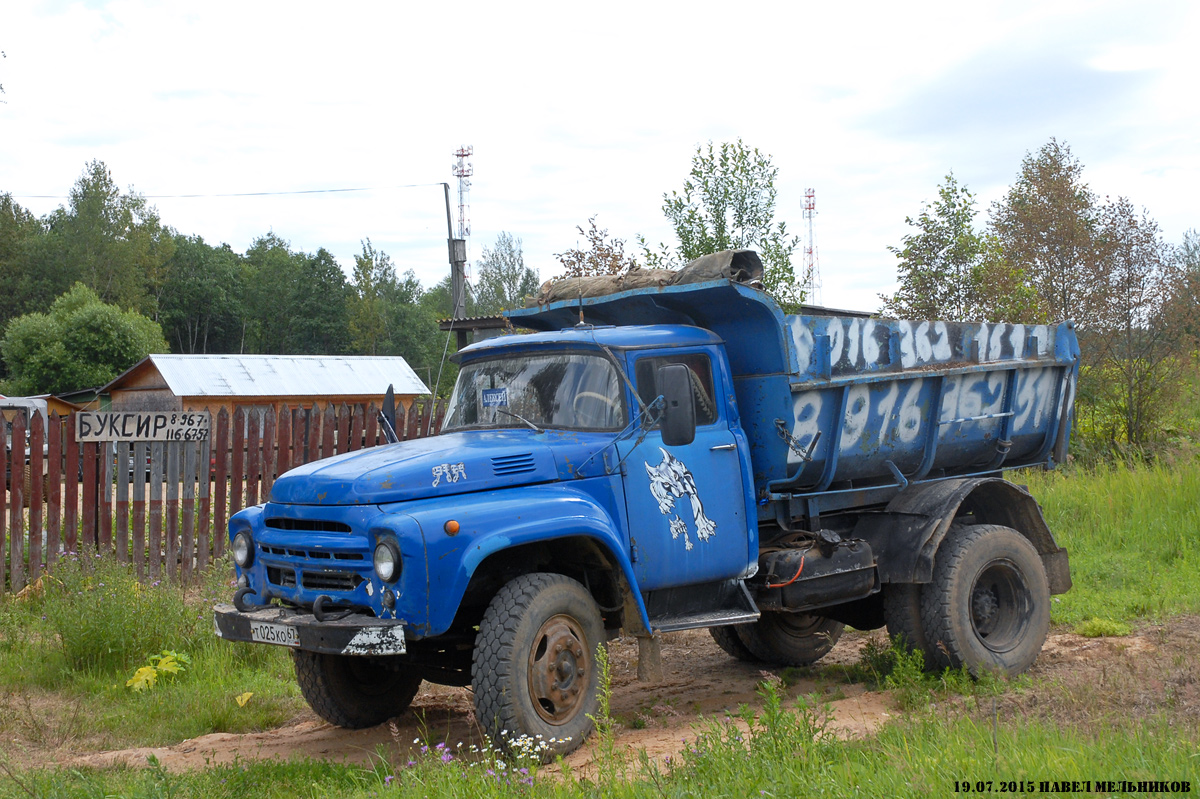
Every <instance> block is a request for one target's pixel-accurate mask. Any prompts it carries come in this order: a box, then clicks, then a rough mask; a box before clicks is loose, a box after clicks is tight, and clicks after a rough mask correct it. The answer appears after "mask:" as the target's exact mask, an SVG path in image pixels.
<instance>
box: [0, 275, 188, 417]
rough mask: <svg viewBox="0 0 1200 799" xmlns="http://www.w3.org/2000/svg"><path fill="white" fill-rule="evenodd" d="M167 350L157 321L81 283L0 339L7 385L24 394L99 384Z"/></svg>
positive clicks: (16, 321) (13, 325)
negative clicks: (109, 301)
mask: <svg viewBox="0 0 1200 799" xmlns="http://www.w3.org/2000/svg"><path fill="white" fill-rule="evenodd" d="M168 351H169V349H168V347H167V342H166V340H165V339H164V338H163V335H162V328H160V327H159V325H158V324H157V323H156V322H154V321H152V320H150V319H147V318H146V317H144V316H142V315H140V314H138V313H136V312H135V311H122V310H121V309H120V308H118V307H117V306H115V305H109V304H107V303H105V302H102V301H101V299H100V297H99V296H97V294H96V292H94V291H92V290H91V289H90V288H88V287H87V286H84V285H83V284H81V283H77V284H75V286H74V287H72V288H71V290H70V291H68V292H67V293H66V294H64V295H63V296H61V297H59V298H58V299H57V300H55V301H54V305H53V306H51V308H50V312H49V313H48V314H41V313H32V314H26V315H24V316H19V317H17V318H16V319H14V320H12V321H11V322H9V324H8V327H7V328H6V330H5V334H4V339H3V340H2V341H0V354H3V357H4V361H5V363H6V364H7V366H8V370H9V374H10V376H11V385H12V386H13V388H14V389H15V390H16V391H17V392H19V393H22V394H44V393H55V394H56V393H61V392H64V391H71V390H74V389H80V388H92V387H96V386H100V385H103V384H104V383H107V382H108V381H110V380H112V379H113V378H114V377H116V376H117V375H119V374H120V373H121V372H122V371H124V370H125V369H128V368H129V367H130V366H133V365H134V364H135V363H137V362H138V361H139V360H141V359H142V358H144V357H146V356H147V355H149V354H150V353H152V352H168Z"/></svg>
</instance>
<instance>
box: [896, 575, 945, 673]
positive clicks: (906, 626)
mask: <svg viewBox="0 0 1200 799" xmlns="http://www.w3.org/2000/svg"><path fill="white" fill-rule="evenodd" d="M921 589H922V586H921V585H920V584H918V583H888V584H887V585H885V586H884V587H883V618H884V621H885V623H886V625H887V633H888V638H891V639H892V640H893V641H894V642H896V643H897V645H899V646H900V647H902V648H903V649H904V650H906V651H914V650H915V651H918V652H921V653H922V654H923V655H924V656H925V663H926V664H927V665H933V660H934V657H935V653H934V652H933V651H932V650H931V649H930V647H929V641H928V639H927V638H926V636H925V625H924V624H922V623H921Z"/></svg>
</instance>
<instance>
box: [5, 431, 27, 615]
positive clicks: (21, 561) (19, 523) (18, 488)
mask: <svg viewBox="0 0 1200 799" xmlns="http://www.w3.org/2000/svg"><path fill="white" fill-rule="evenodd" d="M8 459H9V464H10V470H9V481H8V482H9V487H8V490H9V506H8V509H9V517H8V535H9V538H8V540H9V547H8V557H9V581H8V586H9V588H10V589H11V590H12V591H13V592H14V593H15V592H17V591H20V590H21V589H22V588H24V587H25V412H24V411H18V412H17V415H16V417H14V418H13V422H12V451H11V452H10V453H9V458H8ZM3 571H4V561H0V572H3Z"/></svg>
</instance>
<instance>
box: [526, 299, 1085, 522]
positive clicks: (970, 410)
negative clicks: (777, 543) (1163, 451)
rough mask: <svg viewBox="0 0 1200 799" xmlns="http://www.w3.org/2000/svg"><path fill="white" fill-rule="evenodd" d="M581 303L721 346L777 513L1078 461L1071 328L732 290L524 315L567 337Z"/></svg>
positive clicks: (593, 311)
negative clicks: (1070, 443) (876, 312)
mask: <svg viewBox="0 0 1200 799" xmlns="http://www.w3.org/2000/svg"><path fill="white" fill-rule="evenodd" d="M581 307H582V311H583V316H584V319H585V320H587V321H588V322H592V323H594V324H655V323H657V324H689V325H696V326H698V327H703V328H707V329H709V330H712V331H713V332H715V333H716V334H717V335H719V336H721V337H722V339H723V340H724V342H725V348H726V351H727V353H728V356H729V362H730V366H731V370H732V373H733V386H734V391H735V393H736V396H737V402H738V406H739V409H740V412H741V424H742V426H743V428H744V429H745V430H746V433H747V436H748V438H749V445H750V457H751V462H752V464H753V477H754V489H755V494H756V496H757V497H758V498H759V502H760V510H759V514H760V516H762V517H763V518H767V517H775V516H776V515H777V509H776V508H775V507H774V506H773V503H775V502H779V501H791V500H792V498H794V497H796V496H803V497H805V498H806V502H807V503H809V504H810V505H811V507H813V508H817V509H821V510H827V511H828V510H839V509H845V508H850V507H855V506H860V505H866V504H869V503H870V502H871V501H879V499H880V498H882V497H886V496H887V491H886V489H899V488H903V487H904V486H906V485H907V484H909V483H913V482H918V481H921V480H926V479H930V478H945V477H963V476H968V475H977V474H994V473H996V472H998V471H999V470H1001V469H1010V468H1016V467H1022V466H1030V465H1035V464H1052V463H1053V462H1054V461H1055V460H1061V459H1062V458H1063V456H1064V454H1065V447H1066V442H1067V440H1068V438H1069V435H1070V427H1071V409H1072V407H1073V399H1074V390H1075V380H1076V377H1077V373H1078V361H1079V348H1078V343H1077V341H1076V338H1075V333H1074V325H1073V323H1071V322H1064V323H1061V324H1058V325H1034V326H1028V325H1019V324H1017V325H1010V324H989V323H958V322H942V321H923V320H922V321H904V320H883V319H871V318H865V317H862V316H836V315H829V314H825V313H821V314H820V315H787V316H785V315H784V314H783V313H782V312H781V311H780V310H779V308H778V306H777V305H776V304H775V303H774V302H773V301H772V300H771V299H770V298H769V297H768V296H766V295H765V294H763V293H762V292H761V291H758V290H756V289H754V288H751V287H748V286H744V285H740V284H737V283H733V282H730V281H712V282H710V283H703V284H693V285H688V286H669V287H665V288H661V289H637V290H633V291H628V292H623V293H619V294H615V295H611V296H608V297H600V298H590V299H587V298H585V299H583V300H581V301H578V302H574V303H572V302H569V301H564V302H559V303H555V304H552V305H549V306H546V307H541V308H532V309H526V310H522V311H516V312H513V313H511V314H510V316H511V317H512V319H513V322H514V324H520V325H522V326H530V327H533V328H534V329H546V330H549V329H557V328H559V327H563V326H566V325H568V324H570V323H571V321H572V320H576V321H577V320H578V318H579V313H580V309H581ZM817 310H819V309H817ZM864 489H884V491H882V492H881V491H873V492H871V491H868V492H866V493H864Z"/></svg>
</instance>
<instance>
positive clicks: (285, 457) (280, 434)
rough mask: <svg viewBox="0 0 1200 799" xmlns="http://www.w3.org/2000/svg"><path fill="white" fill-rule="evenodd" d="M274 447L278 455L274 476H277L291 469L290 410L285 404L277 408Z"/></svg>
mask: <svg viewBox="0 0 1200 799" xmlns="http://www.w3.org/2000/svg"><path fill="white" fill-rule="evenodd" d="M275 447H276V449H277V450H278V453H279V456H278V460H277V462H276V466H275V474H276V475H277V476H278V475H281V474H283V473H284V472H286V471H288V470H289V469H291V468H292V409H291V408H289V407H288V406H287V404H286V403H285V404H284V405H282V406H280V408H279V422H278V428H277V430H276V432H275Z"/></svg>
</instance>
